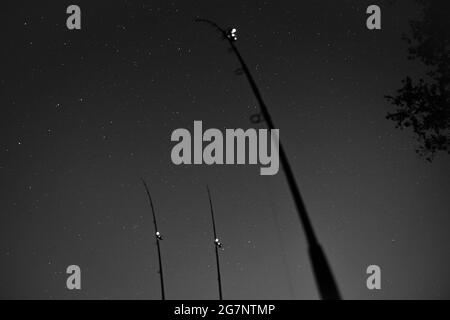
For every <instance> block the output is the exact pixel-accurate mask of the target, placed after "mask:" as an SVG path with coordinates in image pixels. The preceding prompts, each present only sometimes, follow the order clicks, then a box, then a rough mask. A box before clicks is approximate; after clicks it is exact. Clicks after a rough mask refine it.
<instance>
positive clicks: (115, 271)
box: [0, 0, 450, 299]
mask: <svg viewBox="0 0 450 320" xmlns="http://www.w3.org/2000/svg"><path fill="white" fill-rule="evenodd" d="M70 4H77V5H79V6H80V7H81V12H82V29H81V30H73V31H70V30H68V29H67V28H66V18H67V16H68V15H67V14H66V8H67V6H68V5H70ZM370 4H378V5H379V6H380V7H381V9H382V30H378V31H370V30H368V29H367V28H366V19H367V17H368V15H367V14H366V8H367V6H368V5H370ZM419 13H420V10H419V9H418V7H416V6H415V5H414V3H413V1H412V0H411V1H396V2H392V1H381V0H377V1H356V0H355V1H331V0H329V1H324V0H321V1H310V2H306V1H295V2H294V1H287V2H283V1H251V2H243V1H241V2H237V1H173V2H170V1H145V2H139V1H79V0H78V1H76V2H73V1H70V2H69V1H27V2H14V4H13V2H12V1H9V2H8V3H5V4H2V10H1V13H0V15H1V31H0V33H1V39H2V44H1V47H2V49H1V50H0V58H1V59H0V61H1V62H0V106H1V117H0V133H1V134H0V177H1V178H0V205H1V206H0V211H1V214H0V270H1V273H0V298H14V299H19V298H24V299H117V298H120V299H122V298H123V299H160V286H159V278H158V273H157V270H158V260H157V254H156V247H155V237H154V230H153V225H152V218H151V211H150V207H149V205H148V200H147V197H146V194H145V190H144V188H143V186H142V183H141V181H140V178H141V177H144V178H145V179H146V181H147V183H148V184H149V187H150V190H151V194H152V197H153V201H154V204H155V209H156V214H157V216H158V224H159V228H160V231H161V233H162V234H163V236H164V240H163V241H162V242H161V249H162V258H163V265H164V272H165V282H166V296H167V298H168V299H217V282H216V267H215V258H214V244H213V242H212V228H211V219H210V212H209V203H208V197H207V192H206V185H207V184H208V185H209V187H210V189H211V193H212V197H213V202H214V207H215V213H216V223H217V231H218V234H219V237H220V240H221V241H222V242H223V243H224V247H225V250H223V251H221V252H220V257H221V263H222V264H221V267H222V281H223V294H224V298H225V299H317V298H318V293H317V289H316V285H315V282H314V278H313V274H312V270H311V266H310V261H309V258H308V254H307V246H306V243H305V237H304V234H303V230H302V228H301V225H300V223H299V220H298V217H297V213H296V210H295V207H294V204H293V201H292V197H291V195H290V193H289V189H288V187H287V184H286V179H285V176H284V172H283V171H282V170H281V169H280V171H279V173H278V174H277V175H275V176H261V175H260V174H259V165H223V166H220V165H216V166H207V165H197V166H194V165H191V166H188V165H184V166H176V165H174V164H172V161H171V158H170V152H171V149H172V147H173V146H174V144H175V143H174V142H171V141H170V136H171V133H172V131H173V130H175V129H177V128H188V129H190V130H192V128H193V122H194V120H202V121H203V127H204V128H205V129H206V128H219V129H221V130H223V129H225V128H251V127H254V126H255V125H254V124H252V123H251V122H250V121H249V118H250V116H251V115H253V114H255V113H257V112H259V107H258V104H257V102H256V100H255V98H254V96H253V94H252V92H251V90H250V87H249V85H248V83H247V81H246V79H245V77H244V76H238V75H236V74H235V72H234V71H235V70H236V69H237V68H238V67H239V63H238V61H237V59H236V58H235V56H233V55H232V54H230V53H229V52H228V50H227V48H228V45H227V43H226V41H220V40H221V39H220V36H219V34H217V33H216V32H214V30H213V29H211V28H210V27H208V26H206V25H202V24H198V23H194V19H195V18H197V17H202V18H209V19H211V20H214V21H216V22H217V23H219V24H220V25H222V26H224V27H229V26H233V27H236V28H237V32H238V41H237V42H236V44H237V46H238V47H239V49H240V50H241V53H242V54H243V56H244V58H245V59H246V61H247V63H248V65H249V67H250V69H251V72H252V73H253V75H254V77H255V79H256V81H257V83H258V85H259V86H260V89H261V92H262V94H263V97H264V99H265V101H266V103H267V105H268V107H269V110H270V112H271V114H272V118H273V120H274V122H275V125H276V126H277V128H279V129H280V139H281V141H282V143H283V145H284V147H285V149H286V152H287V154H288V157H289V160H290V162H291V165H292V167H293V171H294V173H295V175H296V178H297V182H298V184H299V186H300V188H301V191H302V195H303V197H304V201H305V203H306V206H307V208H308V212H309V214H310V217H311V220H312V222H313V225H314V228H315V230H316V232H317V235H318V236H319V239H320V241H321V243H322V245H323V247H324V249H325V252H326V254H327V256H328V259H329V262H330V264H331V266H332V268H333V271H334V273H335V277H336V280H337V282H338V284H339V287H340V290H341V293H342V295H343V297H344V298H346V299H418V298H425V299H436V298H450V276H449V274H448V270H449V269H450V234H449V232H448V230H449V226H450V200H449V190H450V179H449V175H448V173H449V169H450V162H449V158H448V156H445V155H444V156H441V157H438V158H437V159H436V160H435V161H434V162H433V163H428V162H426V161H425V160H424V159H422V158H420V157H419V156H417V155H416V154H415V152H414V150H415V148H416V146H417V145H416V142H415V140H414V138H413V136H412V133H411V132H409V131H407V130H405V131H400V130H397V129H395V127H394V123H393V122H392V121H388V120H386V119H385V115H386V113H387V112H389V111H392V110H393V109H392V107H391V105H389V103H388V102H387V101H386V100H385V99H384V95H386V94H392V93H394V92H395V90H396V89H397V88H399V87H400V81H401V79H402V78H404V77H405V76H406V75H411V76H415V75H419V74H421V73H422V72H423V71H424V69H423V66H422V65H420V64H419V63H417V62H414V61H408V60H407V44H406V43H405V42H404V41H402V40H401V35H402V33H405V32H408V31H409V26H408V21H409V20H410V19H412V18H415V17H417V16H418V14H419ZM256 127H257V128H263V127H264V124H260V125H257V126H256ZM71 264H76V265H79V266H80V267H81V270H82V290H80V291H77V290H74V291H69V290H68V289H67V288H66V278H67V276H68V275H67V274H66V268H67V266H69V265H71ZM371 264H376V265H379V266H380V267H381V271H382V289H381V290H378V291H377V290H372V291H370V290H368V289H367V287H366V278H367V275H366V268H367V266H369V265H371Z"/></svg>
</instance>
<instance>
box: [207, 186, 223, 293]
mask: <svg viewBox="0 0 450 320" xmlns="http://www.w3.org/2000/svg"><path fill="white" fill-rule="evenodd" d="M206 189H207V190H208V198H209V206H210V208H211V219H212V226H213V233H214V250H215V252H216V265H217V283H218V288H219V300H222V297H223V296H222V279H221V276H220V263H219V248H220V249H222V248H223V244H222V243H221V242H220V241H219V238H218V237H217V232H216V221H215V219H214V209H213V205H212V200H211V192H210V191H209V187H208V186H206Z"/></svg>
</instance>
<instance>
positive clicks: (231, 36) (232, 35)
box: [227, 28, 237, 41]
mask: <svg viewBox="0 0 450 320" xmlns="http://www.w3.org/2000/svg"><path fill="white" fill-rule="evenodd" d="M236 33H237V30H236V28H231V29H230V30H228V34H227V37H228V38H229V39H231V40H232V41H236V40H237V35H236Z"/></svg>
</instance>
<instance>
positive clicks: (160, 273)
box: [141, 178, 166, 300]
mask: <svg viewBox="0 0 450 320" xmlns="http://www.w3.org/2000/svg"><path fill="white" fill-rule="evenodd" d="M141 180H142V183H143V184H144V187H145V191H146V192H147V196H148V201H149V202H150V207H151V208H152V214H153V225H154V226H155V236H156V248H157V250H158V260H159V272H158V273H159V278H160V280H161V300H166V297H165V294H164V277H163V267H162V262H161V248H160V245H159V241H161V240H162V239H163V238H162V236H161V233H160V232H159V231H158V225H157V223H156V214H155V208H154V207H153V201H152V197H151V196H150V191H149V190H148V186H147V183H146V182H145V180H144V179H143V178H141Z"/></svg>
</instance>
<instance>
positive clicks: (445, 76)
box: [385, 0, 450, 162]
mask: <svg viewBox="0 0 450 320" xmlns="http://www.w3.org/2000/svg"><path fill="white" fill-rule="evenodd" d="M416 2H417V3H418V4H419V5H420V6H421V8H422V14H421V17H420V18H419V19H417V20H412V21H410V28H411V35H410V36H407V35H404V36H403V39H404V40H405V41H406V42H407V43H408V45H409V47H408V53H409V55H408V59H409V60H418V61H420V62H422V63H423V64H425V66H426V68H427V72H426V74H425V77H424V78H420V79H419V80H418V81H414V80H413V79H412V78H411V77H410V76H407V77H406V78H405V79H404V80H402V85H403V86H402V87H401V88H400V89H398V90H397V92H396V95H395V96H390V95H387V96H385V97H386V99H387V100H388V101H389V102H390V103H392V104H393V105H394V106H395V107H396V108H397V109H396V111H395V112H392V113H388V114H387V116H386V118H387V119H389V120H393V121H395V122H396V127H397V128H400V129H404V128H408V127H411V128H412V130H413V132H414V135H415V137H416V138H417V141H418V144H419V146H418V148H417V150H416V152H417V153H418V154H419V155H421V156H423V157H424V158H425V159H426V160H428V161H430V162H431V161H432V160H433V159H434V157H435V155H436V153H438V152H447V153H448V154H450V23H449V21H450V19H449V15H448V13H449V10H448V9H449V4H448V0H433V1H427V0H416Z"/></svg>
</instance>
